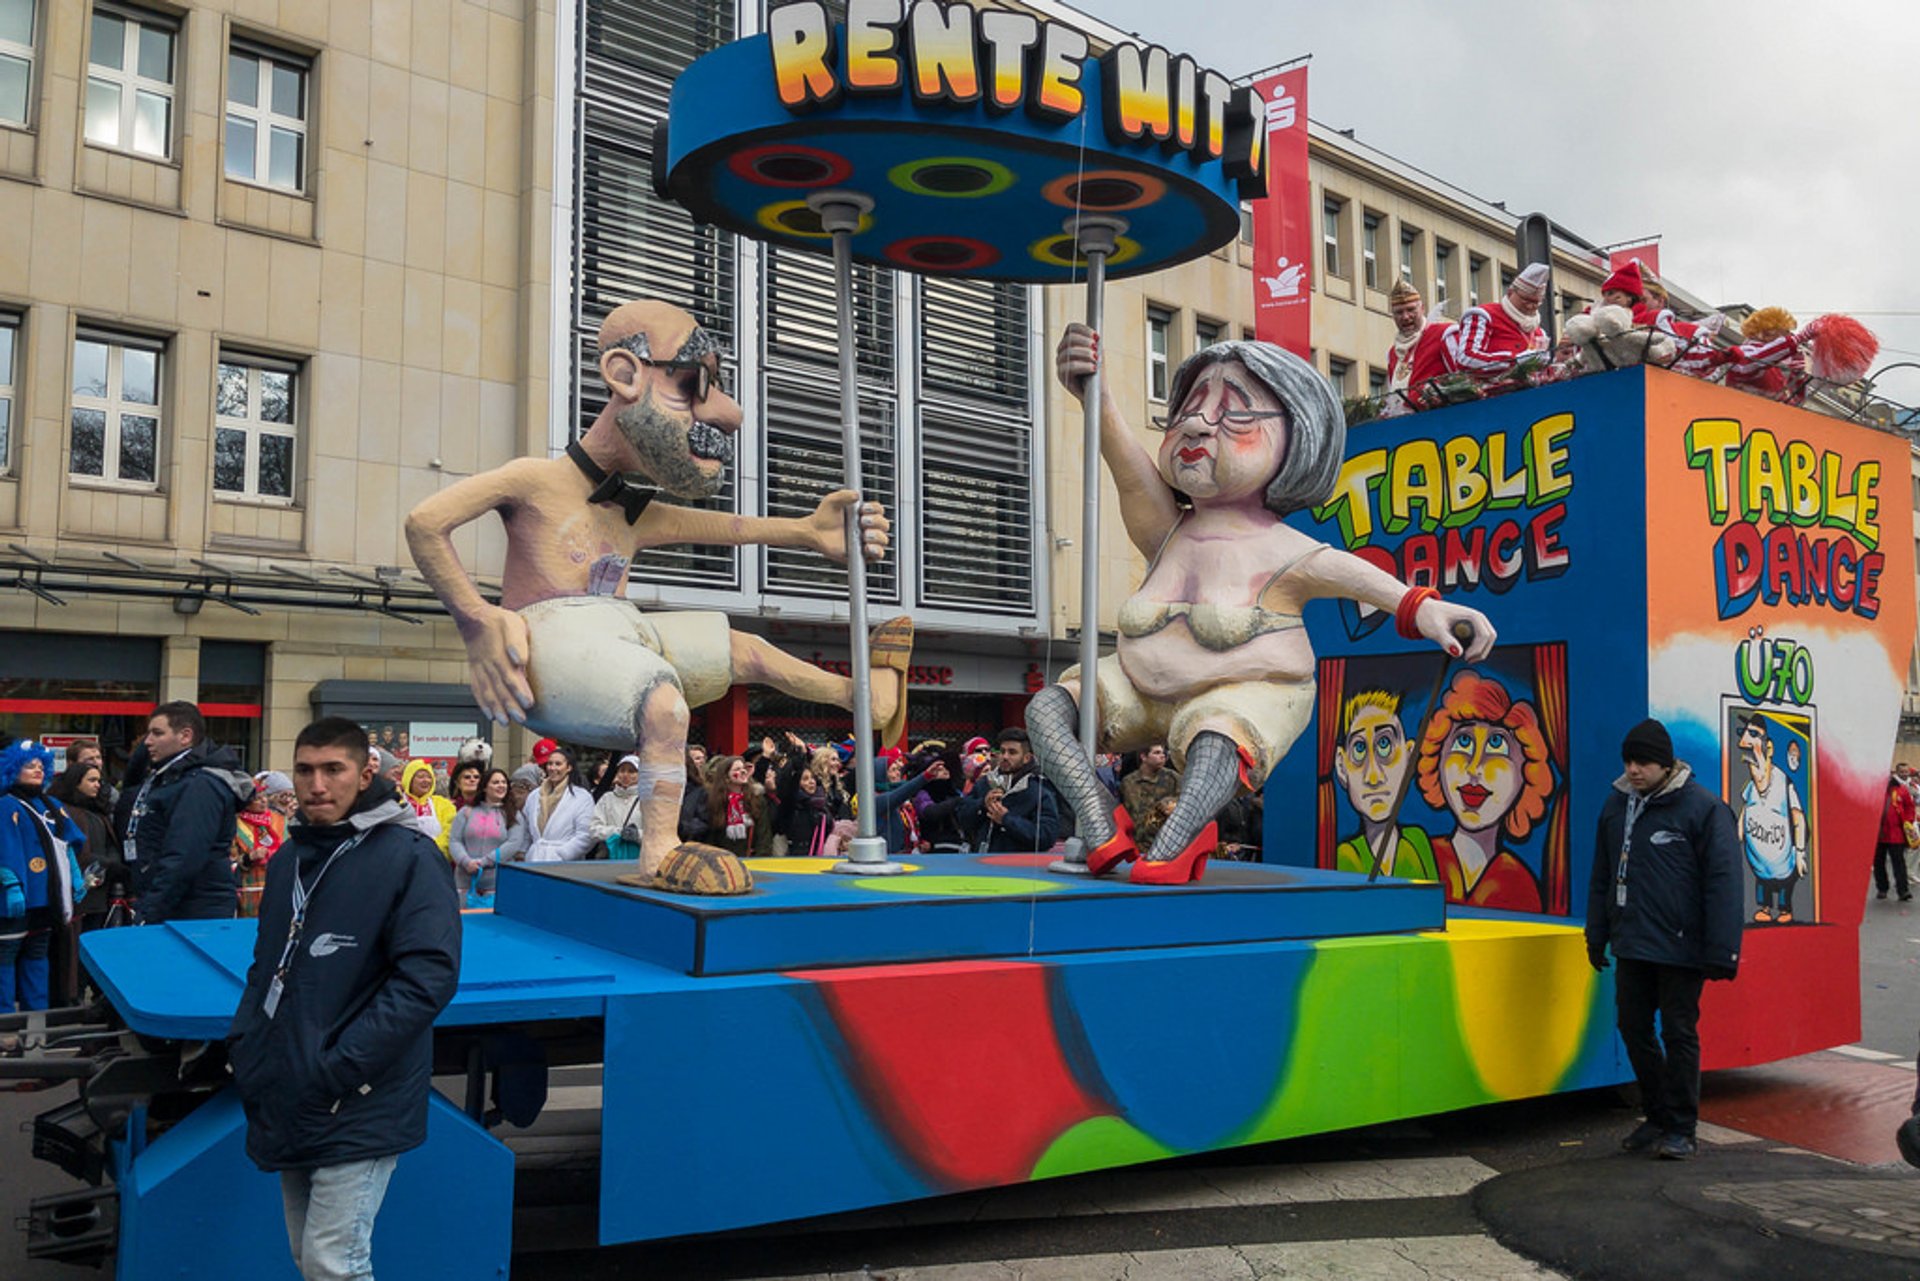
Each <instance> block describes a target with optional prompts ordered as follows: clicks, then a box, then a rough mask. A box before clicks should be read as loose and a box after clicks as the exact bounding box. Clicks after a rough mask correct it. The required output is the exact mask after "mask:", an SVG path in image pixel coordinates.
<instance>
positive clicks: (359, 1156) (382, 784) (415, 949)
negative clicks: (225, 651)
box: [228, 717, 460, 1281]
mask: <svg viewBox="0 0 1920 1281" xmlns="http://www.w3.org/2000/svg"><path fill="white" fill-rule="evenodd" d="M293 778H294V789H295V793H296V796H297V798H298V802H299V806H300V813H299V821H298V822H297V823H295V824H294V825H293V827H292V828H291V829H290V830H289V832H288V834H287V842H286V844H285V845H284V846H282V847H281V849H280V851H279V853H277V854H276V855H275V856H274V858H273V861H272V862H270V863H269V864H268V865H267V882H266V886H265V888H264V889H263V890H262V892H261V896H260V898H261V902H260V932H259V935H258V937H257V938H256V940H255V943H254V949H253V966H252V968H251V969H250V970H249V971H248V973H247V988H246V991H245V992H244V993H243V994H242V995H241V998H240V1007H239V1010H238V1011H237V1012H236V1013H235V1015H234V1020H233V1028H232V1030H231V1031H230V1032H229V1033H228V1061H229V1063H231V1064H232V1067H233V1075H234V1081H235V1084H236V1085H237V1087H238V1089H239V1091H240V1099H241V1102H242V1103H243V1104H244V1105H245V1108H246V1113H247V1155H248V1156H249V1157H251V1158H252V1159H253V1162H254V1164H256V1165H258V1166H259V1167H260V1168H261V1169H263V1170H269V1171H278V1172H279V1173H280V1189H281V1194H282V1198H283V1200H284V1201H285V1205H286V1215H287V1236H288V1239H289V1240H290V1241H291V1243H292V1247H293V1261H294V1266H295V1267H297V1268H299V1269H300V1270H301V1273H302V1275H303V1276H305V1277H306V1278H307V1279H308V1281H318V1279H319V1278H322V1277H325V1278H347V1277H355V1278H358V1277H371V1276H372V1275H373V1273H372V1262H371V1260H372V1249H371V1247H372V1240H373V1221H374V1216H375V1215H376V1214H377V1213H378V1212H379V1209H380V1201H381V1198H382V1197H384V1196H385V1195H386V1189H387V1181H388V1179H389V1178H390V1177H391V1176H392V1174H393V1168H394V1164H395V1162H396V1160H397V1158H398V1156H399V1154H400V1153H402V1152H405V1151H408V1150H409V1149H411V1148H416V1147H418V1146H420V1145H421V1144H422V1143H424V1142H426V1138H427V1091H428V1089H429V1087H430V1083H431V1073H432V1068H433V1030H432V1029H433V1021H434V1019H435V1018H436V1017H437V1016H438V1015H439V1013H440V1011H441V1010H442V1009H444V1008H445V1007H446V1004H447V1002H448V1001H450V1000H452V999H453V994H454V989H455V988H456V987H457V986H458V984H459V973H460V905H459V900H458V899H457V898H456V896H455V894H454V891H453V870H452V867H451V866H450V865H449V864H448V862H447V860H446V858H445V857H444V856H443V855H442V854H441V853H440V851H439V849H438V848H437V847H436V846H435V845H434V843H433V840H432V839H431V838H430V837H427V836H425V835H423V834H421V833H420V832H419V831H418V830H417V829H416V828H415V827H414V825H413V822H412V819H413V809H412V807H411V806H410V805H407V804H405V803H404V802H403V801H402V800H401V799H400V795H399V793H398V792H396V791H395V790H394V788H393V785H392V784H391V783H388V782H387V781H386V780H384V779H379V778H376V777H375V775H374V768H373V763H372V761H371V760H370V759H369V756H368V752H367V736H366V733H365V731H363V730H362V729H361V728H360V727H359V726H358V725H355V724H354V723H353V722H352V721H348V720H342V719H340V718H338V717H330V718H327V719H325V720H319V721H315V722H314V723H313V724H311V725H309V726H307V727H306V728H305V729H303V730H301V731H300V736H299V737H298V738H297V739H295V740H294V757H293Z"/></svg>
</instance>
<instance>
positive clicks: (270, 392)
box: [213, 352, 299, 500]
mask: <svg viewBox="0 0 1920 1281" xmlns="http://www.w3.org/2000/svg"><path fill="white" fill-rule="evenodd" d="M298 378H299V373H298V367H297V366H295V365H292V364H289V363H287V362H285V361H277V360H262V359H259V358H258V357H253V356H240V355H236V354H234V353H232V352H225V353H222V356H221V359H220V373H219V378H218V381H217V383H216V384H215V387H214V407H213V489H214V492H215V493H218V494H228V495H233V496H235V497H242V498H267V499H287V500H291V499H292V498H293V459H294V438H295V430H294V420H295V415H296V413H297V408H296V403H297V398H296V394H295V393H296V392H297V391H298V389H299V384H298V381H297V380H298Z"/></svg>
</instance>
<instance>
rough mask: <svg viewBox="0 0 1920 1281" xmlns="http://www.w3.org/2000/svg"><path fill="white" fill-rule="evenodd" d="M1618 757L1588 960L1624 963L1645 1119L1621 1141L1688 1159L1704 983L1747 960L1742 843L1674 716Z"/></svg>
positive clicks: (1606, 810)
mask: <svg viewBox="0 0 1920 1281" xmlns="http://www.w3.org/2000/svg"><path fill="white" fill-rule="evenodd" d="M1620 757H1621V760H1622V761H1623V762H1624V763H1625V766H1626V769H1625V772H1624V773H1622V774H1621V776H1620V777H1619V778H1618V779H1616V780H1615V781H1614V784H1613V792H1612V793H1611V794H1610V795H1609V796H1608V797H1607V803H1606V804H1605V805H1604V806H1602V807H1601V810H1600V831H1599V837H1598V840H1597V841H1596V844H1595V849H1594V856H1593V877H1592V881H1591V883H1590V884H1589V885H1588V887H1587V959H1588V960H1589V961H1591V962H1592V964H1593V968H1594V969H1596V970H1604V969H1606V968H1607V949H1608V947H1609V946H1611V947H1612V949H1613V955H1614V956H1615V957H1616V958H1617V959H1618V960H1619V962H1620V971H1619V974H1618V976H1617V979H1616V981H1615V984H1614V1000H1615V1010H1616V1014H1617V1017H1618V1024H1619V1028H1620V1039H1621V1040H1622V1041H1624V1042H1625V1043H1626V1047H1627V1057H1628V1058H1629V1059H1630V1060H1631V1061H1632V1063H1633V1074H1634V1076H1635V1077H1636V1078H1638V1080H1639V1082H1640V1101H1641V1106H1642V1107H1643V1108H1644V1109H1645V1112H1646V1118H1647V1119H1646V1120H1645V1121H1644V1122H1642V1123H1641V1125H1640V1127H1639V1128H1638V1129H1636V1130H1634V1132H1633V1133H1632V1134H1629V1135H1628V1136H1627V1137H1626V1138H1625V1139H1623V1140H1621V1144H1620V1146H1621V1147H1623V1148H1625V1149H1626V1150H1627V1151H1629V1152H1645V1151H1649V1150H1651V1151H1652V1152H1653V1153H1654V1154H1655V1155H1656V1156H1660V1157H1663V1158H1666V1159H1668V1160H1676V1161H1683V1160H1686V1159H1687V1158H1689V1157H1691V1156H1693V1155H1694V1153H1695V1152H1696V1151H1697V1150H1698V1149H1697V1146H1696V1143H1695V1140H1694V1128H1695V1126H1696V1124H1697V1122H1698V1120H1699V1115H1700V1034H1699V1030H1698V1029H1699V1022H1700V989H1701V986H1702V984H1703V982H1704V981H1705V980H1707V979H1731V978H1732V977H1733V976H1734V973H1735V971H1736V970H1737V969H1738V967H1739V964H1740V933H1741V929H1742V927H1743V922H1742V919H1741V907H1740V895H1741V864H1740V849H1739V844H1738V839H1737V835H1736V828H1735V824H1734V819H1733V811H1732V810H1730V809H1728V808H1727V805H1726V802H1724V801H1722V800H1721V799H1720V798H1719V797H1718V796H1715V795H1714V794H1713V793H1711V792H1709V791H1707V790H1706V789H1705V788H1704V787H1701V786H1700V784H1698V783H1696V782H1695V781H1694V780H1693V775H1692V771H1691V770H1690V769H1688V767H1687V765H1686V763H1685V762H1678V763H1676V762H1675V760H1674V757H1673V740H1672V738H1671V737H1669V736H1668V734H1667V728H1666V726H1664V725H1662V724H1661V723H1660V722H1659V721H1656V720H1645V721H1642V722H1640V724H1638V725H1636V726H1634V727H1633V729H1632V730H1631V731H1630V732H1629V733H1628V734H1627V737H1626V741H1625V742H1624V743H1622V744H1621V745H1620ZM1656 1011H1658V1012H1659V1015H1660V1035H1659V1036H1655V1034H1654V1020H1653V1016H1654V1013H1655V1012H1656ZM1663 1041H1664V1042H1665V1045H1664V1048H1663V1046H1662V1042H1663Z"/></svg>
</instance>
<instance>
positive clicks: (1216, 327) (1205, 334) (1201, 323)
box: [1193, 316, 1227, 351]
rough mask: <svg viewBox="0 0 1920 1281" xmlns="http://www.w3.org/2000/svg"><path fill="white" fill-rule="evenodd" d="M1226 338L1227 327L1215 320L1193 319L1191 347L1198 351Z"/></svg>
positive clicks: (1199, 317) (1200, 317) (1201, 317)
mask: <svg viewBox="0 0 1920 1281" xmlns="http://www.w3.org/2000/svg"><path fill="white" fill-rule="evenodd" d="M1226 336H1227V327H1226V326H1225V325H1223V324H1221V323H1220V322H1219V321H1217V320H1208V319H1207V318H1206V317H1205V316H1195V317H1194V318H1193V347H1194V350H1195V351H1199V350H1200V349H1202V348H1205V347H1211V346H1213V345H1214V344H1215V343H1217V342H1219V341H1221V340H1222V339H1223V338H1225V337H1226Z"/></svg>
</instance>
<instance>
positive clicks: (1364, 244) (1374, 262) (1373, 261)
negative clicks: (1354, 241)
mask: <svg viewBox="0 0 1920 1281" xmlns="http://www.w3.org/2000/svg"><path fill="white" fill-rule="evenodd" d="M1360 274H1361V277H1362V278H1363V279H1364V280H1365V281H1366V282H1367V288H1369V289H1378V288H1379V287H1380V215H1379V214H1377V213H1375V212H1373V210H1371V209H1369V210H1367V212H1365V213H1364V214H1361V215H1360Z"/></svg>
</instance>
